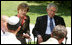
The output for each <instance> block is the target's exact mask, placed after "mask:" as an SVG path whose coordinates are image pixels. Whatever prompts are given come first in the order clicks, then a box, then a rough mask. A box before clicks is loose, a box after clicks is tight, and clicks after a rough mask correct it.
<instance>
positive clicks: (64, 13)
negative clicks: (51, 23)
mask: <svg viewBox="0 0 72 45" xmlns="http://www.w3.org/2000/svg"><path fill="white" fill-rule="evenodd" d="M22 2H24V3H27V4H28V5H29V8H30V10H29V12H28V13H27V15H29V16H30V23H33V24H35V23H36V18H37V17H38V16H43V15H47V12H46V7H47V5H48V3H50V2H54V1H44V2H43V1H42V2H39V3H37V2H28V1H1V15H7V16H13V15H17V6H18V5H19V4H20V3H22ZM54 3H57V2H54ZM56 15H58V16H61V17H63V18H64V20H65V23H66V26H67V27H71V9H70V8H67V6H63V7H62V6H61V5H58V12H57V13H56Z"/></svg>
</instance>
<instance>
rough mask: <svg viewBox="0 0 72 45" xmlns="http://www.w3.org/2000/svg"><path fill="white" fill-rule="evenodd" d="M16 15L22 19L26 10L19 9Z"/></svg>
mask: <svg viewBox="0 0 72 45" xmlns="http://www.w3.org/2000/svg"><path fill="white" fill-rule="evenodd" d="M18 13H19V15H20V17H24V16H25V15H26V13H27V9H19V10H18Z"/></svg>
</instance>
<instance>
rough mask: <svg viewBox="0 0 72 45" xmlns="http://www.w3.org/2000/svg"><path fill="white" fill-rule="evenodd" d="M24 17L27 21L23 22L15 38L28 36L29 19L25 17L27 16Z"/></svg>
mask: <svg viewBox="0 0 72 45" xmlns="http://www.w3.org/2000/svg"><path fill="white" fill-rule="evenodd" d="M16 16H17V15H16ZM26 17H27V19H26V20H25V23H24V24H23V26H21V29H20V31H19V32H18V33H17V37H21V35H22V34H23V33H28V34H30V28H29V23H30V18H29V16H27V15H26Z"/></svg>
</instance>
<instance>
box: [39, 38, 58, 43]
mask: <svg viewBox="0 0 72 45" xmlns="http://www.w3.org/2000/svg"><path fill="white" fill-rule="evenodd" d="M40 44H59V42H58V40H57V39H55V38H49V39H48V40H47V41H45V42H41V43H40Z"/></svg>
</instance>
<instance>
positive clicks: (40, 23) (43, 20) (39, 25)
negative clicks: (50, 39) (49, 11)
mask: <svg viewBox="0 0 72 45" xmlns="http://www.w3.org/2000/svg"><path fill="white" fill-rule="evenodd" d="M54 20H55V25H59V24H61V25H64V26H65V23H64V20H63V18H62V17H59V16H56V15H55V16H54ZM46 28H47V15H45V16H40V17H37V20H36V24H35V27H34V28H33V31H32V33H33V35H34V36H37V35H38V34H40V35H41V36H43V35H44V34H45V32H46Z"/></svg>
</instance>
